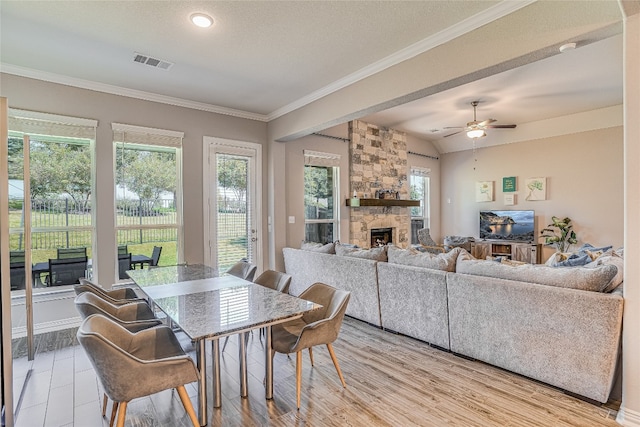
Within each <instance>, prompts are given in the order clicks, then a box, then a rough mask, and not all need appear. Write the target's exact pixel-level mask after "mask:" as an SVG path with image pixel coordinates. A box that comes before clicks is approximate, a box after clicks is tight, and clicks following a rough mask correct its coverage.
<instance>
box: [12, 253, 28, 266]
mask: <svg viewBox="0 0 640 427" xmlns="http://www.w3.org/2000/svg"><path fill="white" fill-rule="evenodd" d="M19 262H21V263H23V264H24V262H25V256H24V251H9V263H10V264H16V263H19Z"/></svg>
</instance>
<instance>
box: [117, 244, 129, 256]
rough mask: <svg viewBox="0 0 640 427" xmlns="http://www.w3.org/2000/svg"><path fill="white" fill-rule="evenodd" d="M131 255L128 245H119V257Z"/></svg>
mask: <svg viewBox="0 0 640 427" xmlns="http://www.w3.org/2000/svg"><path fill="white" fill-rule="evenodd" d="M128 253H129V248H128V247H127V245H118V255H126V254H128Z"/></svg>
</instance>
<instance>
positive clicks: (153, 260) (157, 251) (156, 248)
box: [149, 246, 162, 267]
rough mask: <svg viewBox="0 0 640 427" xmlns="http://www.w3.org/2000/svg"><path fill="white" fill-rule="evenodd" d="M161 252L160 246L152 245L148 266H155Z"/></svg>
mask: <svg viewBox="0 0 640 427" xmlns="http://www.w3.org/2000/svg"><path fill="white" fill-rule="evenodd" d="M161 253H162V246H154V247H153V252H151V263H150V264H149V266H150V267H156V266H157V265H158V262H159V261H160V254H161Z"/></svg>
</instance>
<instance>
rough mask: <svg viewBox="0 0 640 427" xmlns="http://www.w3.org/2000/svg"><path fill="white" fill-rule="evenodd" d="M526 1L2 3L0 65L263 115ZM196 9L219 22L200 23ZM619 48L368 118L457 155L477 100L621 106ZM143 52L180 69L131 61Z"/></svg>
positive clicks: (498, 112) (501, 114)
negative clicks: (457, 129) (194, 18)
mask: <svg viewBox="0 0 640 427" xmlns="http://www.w3.org/2000/svg"><path fill="white" fill-rule="evenodd" d="M528 2H529V0H527V1H522V2H514V1H511V2H500V1H447V2H445V1H331V2H328V1H299V2H298V1H284V2H283V1H114V0H108V1H7V0H2V2H0V8H1V9H0V12H1V21H0V29H1V34H0V36H1V45H0V48H1V50H0V63H1V67H2V68H1V71H3V72H7V73H12V74H18V75H24V76H27V77H35V78H41V79H45V80H49V81H56V82H59V83H65V84H72V85H76V86H80V87H87V88H94V89H97V90H102V91H106V92H112V93H119V94H124V95H129V96H138V97H142V98H145V99H155V100H160V101H166V102H169V103H174V104H176V105H187V106H194V107H195V108H201V109H208V110H210V111H219V112H223V113H228V114H233V115H238V116H244V117H249V118H255V119H258V120H264V121H267V120H270V119H272V118H275V117H278V116H279V115H282V114H284V113H286V112H287V111H290V110H292V109H294V108H296V107H299V106H301V105H304V104H305V103H308V102H311V101H313V100H314V99H317V98H319V97H321V96H322V95H323V94H327V93H330V92H331V91H333V90H336V89H339V88H340V87H342V86H344V85H345V84H348V83H350V82H354V81H356V80H357V79H358V78H362V77H363V76H366V75H368V74H367V73H369V74H371V73H372V72H375V70H376V69H378V70H379V67H381V66H382V65H381V64H386V65H384V66H388V65H389V64H391V63H392V60H393V58H397V61H400V60H402V58H405V59H406V52H407V51H410V50H411V49H415V47H416V46H419V45H420V44H424V43H425V41H427V40H430V39H431V40H433V39H435V38H437V37H441V36H442V34H445V33H451V34H453V33H454V32H457V33H458V34H460V33H461V32H464V31H471V30H473V29H474V28H477V27H478V26H480V25H483V24H486V23H489V22H491V21H492V20H494V19H497V18H499V17H500V16H501V14H505V13H509V11H512V10H514V9H515V8H519V7H524V6H526V5H527V4H528ZM194 12H204V13H207V14H209V15H211V16H212V17H213V18H214V19H215V21H216V23H215V25H214V26H213V27H211V28H209V29H201V28H197V27H195V26H193V25H192V24H191V23H190V22H189V19H188V18H189V16H190V15H191V14H192V13H194ZM621 46H622V42H621V38H620V37H619V36H616V37H613V38H610V39H606V40H604V41H600V42H596V43H593V44H589V45H586V46H584V47H580V46H579V48H578V49H576V50H574V51H571V52H568V53H565V54H562V55H556V56H554V57H551V58H548V59H545V60H542V61H539V62H536V63H533V64H530V65H527V66H523V67H520V68H517V69H514V70H511V71H508V72H505V73H502V74H500V75H496V76H492V77H489V78H486V79H483V80H479V81H476V82H474V83H471V84H467V85H464V86H460V87H458V88H454V89H450V90H447V91H445V92H441V93H438V94H435V95H432V96H429V97H427V98H424V99H422V100H418V101H414V102H411V103H408V104H405V105H401V106H398V107H395V108H392V109H390V110H387V111H384V112H380V113H376V114H372V115H370V116H367V117H365V118H364V120H367V121H370V122H372V123H375V124H378V125H381V126H386V127H393V128H395V129H398V130H404V131H407V132H409V133H412V134H415V135H417V136H419V137H422V138H425V139H429V140H432V141H434V143H435V144H436V146H437V147H438V148H440V149H441V150H442V151H449V150H450V149H448V148H447V147H448V146H449V147H452V146H454V145H455V144H454V143H451V142H449V141H452V140H455V139H464V136H463V135H458V136H455V137H451V138H446V139H445V140H442V136H443V135H445V134H446V132H442V131H441V129H442V127H444V126H464V125H465V124H466V123H467V122H468V121H470V120H471V119H472V109H471V107H470V106H469V102H471V101H472V100H479V101H480V102H481V104H480V106H479V107H478V119H480V120H483V119H486V118H495V119H497V120H498V122H497V124H504V123H515V124H518V125H520V124H521V123H527V122H534V121H538V120H542V119H546V118H549V117H557V116H563V115H568V114H573V113H576V112H582V111H588V110H594V109H598V108H603V107H609V106H612V105H619V104H621V103H622V48H621ZM488 48H489V49H490V48H491V47H488ZM135 52H138V53H142V54H146V55H150V56H153V57H155V58H158V59H161V60H164V61H168V62H171V63H174V64H175V65H173V67H172V68H171V69H170V70H168V71H165V70H160V69H156V68H151V67H149V66H145V65H141V64H138V63H134V62H133V56H134V53H135ZM403 55H405V56H403ZM154 97H155V98H154ZM434 129H438V131H437V132H433V131H432V130H434ZM494 131H496V132H512V131H511V130H494ZM445 142H446V143H445Z"/></svg>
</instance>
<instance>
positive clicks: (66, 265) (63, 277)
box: [48, 256, 87, 286]
mask: <svg viewBox="0 0 640 427" xmlns="http://www.w3.org/2000/svg"><path fill="white" fill-rule="evenodd" d="M86 274H87V257H86V256H84V257H78V258H63V259H50V260H49V278H48V285H49V286H62V285H74V284H76V283H80V278H81V277H85V276H86Z"/></svg>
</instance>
